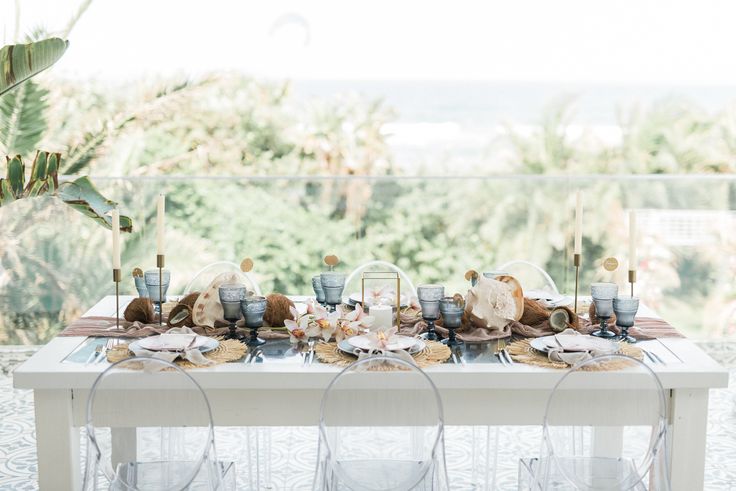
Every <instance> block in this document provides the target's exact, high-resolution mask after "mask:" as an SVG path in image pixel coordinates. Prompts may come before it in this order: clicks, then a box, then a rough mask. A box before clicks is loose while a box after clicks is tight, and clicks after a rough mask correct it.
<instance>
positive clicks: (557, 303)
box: [524, 290, 575, 308]
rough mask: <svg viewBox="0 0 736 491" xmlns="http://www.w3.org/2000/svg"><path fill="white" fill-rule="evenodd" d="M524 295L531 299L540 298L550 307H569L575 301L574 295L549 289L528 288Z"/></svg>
mask: <svg viewBox="0 0 736 491" xmlns="http://www.w3.org/2000/svg"><path fill="white" fill-rule="evenodd" d="M524 296H525V297H526V298H528V299H531V300H539V301H540V302H542V303H543V304H545V305H546V306H547V307H549V308H555V307H569V306H570V305H572V304H573V302H574V301H575V300H574V299H573V298H572V297H569V296H566V295H560V294H559V293H552V292H548V291H547V290H526V291H524Z"/></svg>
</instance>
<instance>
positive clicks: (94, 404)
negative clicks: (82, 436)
mask: <svg viewBox="0 0 736 491" xmlns="http://www.w3.org/2000/svg"><path fill="white" fill-rule="evenodd" d="M85 430H86V434H87V467H86V472H85V476H84V489H85V490H92V489H108V487H112V488H113V489H119V490H125V491H137V490H141V491H142V490H148V489H156V490H167V491H168V490H171V491H174V490H180V489H187V488H188V487H189V486H190V485H192V483H193V482H194V481H195V480H196V482H197V483H198V484H200V483H203V482H204V483H205V486H204V488H203V489H218V487H219V484H220V481H221V477H222V476H221V475H220V474H219V473H218V471H217V465H216V452H215V443H214V427H213V422H212V411H211V408H210V404H209V401H208V400H207V396H206V395H205V393H204V392H203V391H202V389H201V387H200V386H199V384H197V382H196V381H195V380H194V379H193V378H192V377H191V376H190V375H189V374H188V373H186V372H185V371H184V370H182V369H181V368H179V367H178V366H176V365H174V364H173V363H170V362H168V361H165V360H161V359H157V358H128V359H125V360H122V361H119V362H117V363H115V364H113V365H111V366H110V367H109V368H107V369H106V370H105V371H104V372H103V373H101V374H100V375H99V376H98V377H97V380H96V381H95V383H94V385H93V386H92V389H91V391H90V395H89V399H88V401H87V423H86V426H85ZM131 432H132V439H131ZM121 435H124V436H122V437H121ZM121 438H122V440H123V441H126V440H127V445H128V446H127V447H125V446H123V447H122V448H121V443H120V441H121ZM131 441H132V444H131ZM100 486H101V487H100Z"/></svg>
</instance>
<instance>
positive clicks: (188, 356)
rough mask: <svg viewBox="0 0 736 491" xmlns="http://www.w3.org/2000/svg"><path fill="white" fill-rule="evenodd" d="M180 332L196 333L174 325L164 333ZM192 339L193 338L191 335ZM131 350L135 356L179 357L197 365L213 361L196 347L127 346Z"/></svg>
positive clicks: (170, 358)
mask: <svg viewBox="0 0 736 491" xmlns="http://www.w3.org/2000/svg"><path fill="white" fill-rule="evenodd" d="M171 334H180V335H192V336H196V335H197V333H196V332H194V331H192V330H191V329H190V328H188V327H174V328H171V329H169V330H168V331H167V333H166V334H165V336H166V335H171ZM192 339H195V338H194V337H192ZM128 349H130V351H132V352H133V353H134V354H135V356H141V357H145V358H158V359H160V360H166V361H168V362H173V361H174V360H176V359H177V358H179V357H181V358H183V359H185V360H187V361H190V362H192V363H194V364H195V365H197V366H209V365H213V364H214V363H215V362H213V361H212V360H208V359H207V358H205V357H204V355H203V354H202V352H201V351H200V350H199V349H198V348H191V349H184V350H183V351H151V350H147V349H144V348H140V347H138V348H134V349H133V348H128Z"/></svg>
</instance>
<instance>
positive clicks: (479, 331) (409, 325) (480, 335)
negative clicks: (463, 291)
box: [399, 313, 684, 343]
mask: <svg viewBox="0 0 736 491" xmlns="http://www.w3.org/2000/svg"><path fill="white" fill-rule="evenodd" d="M509 322H510V326H511V333H512V334H513V335H516V336H521V337H525V338H539V337H542V336H551V335H553V334H556V333H555V331H553V330H552V328H551V327H550V325H549V322H548V321H544V322H541V323H539V324H537V325H533V326H529V325H526V324H522V323H521V322H518V321H509ZM578 322H579V326H578V329H577V331H578V332H580V333H581V334H590V333H591V332H593V331H595V330H596V329H598V325H597V324H596V325H592V324H591V323H590V321H589V320H587V319H582V318H578ZM426 329H427V323H426V322H424V321H423V320H422V318H421V315H419V314H418V315H416V316H409V315H405V314H404V313H402V315H401V329H400V331H399V333H400V334H403V335H406V336H416V335H417V334H420V333H422V332H424V331H425V330H426ZM608 329H610V330H611V331H613V332H614V333H616V334H620V329H619V328H618V327H616V326H614V325H612V324H609V325H608ZM435 330H436V331H437V332H438V333H440V334H441V335H442V336H447V332H448V331H447V329H445V328H444V327H442V326H435ZM497 332H499V331H495V332H494V333H497ZM455 333H456V334H457V338H458V339H460V340H461V341H465V342H466V343H486V342H489V341H493V340H495V339H497V338H498V336H494V333H492V332H491V331H489V330H488V329H483V328H478V327H473V326H462V327H461V328H460V329H457V330H456V331H455ZM629 334H630V335H631V336H633V337H634V338H636V339H638V340H642V341H644V340H647V339H656V338H682V337H684V336H683V335H682V334H680V333H679V332H678V331H677V329H675V328H674V327H673V326H672V325H671V324H669V323H668V322H667V321H665V320H662V319H656V318H652V317H637V318H636V323H635V325H634V327H632V328H630V329H629Z"/></svg>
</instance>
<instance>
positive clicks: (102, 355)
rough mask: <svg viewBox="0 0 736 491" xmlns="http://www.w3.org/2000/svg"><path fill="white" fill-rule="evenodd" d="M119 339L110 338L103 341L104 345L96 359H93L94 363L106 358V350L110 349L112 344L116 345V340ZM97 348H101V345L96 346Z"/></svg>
mask: <svg viewBox="0 0 736 491" xmlns="http://www.w3.org/2000/svg"><path fill="white" fill-rule="evenodd" d="M119 341H120V340H119V339H118V338H110V339H108V340H107V342H106V343H105V347H104V348H103V349H102V350H101V352H100V353H99V355H98V356H97V359H96V360H95V364H97V363H100V362H102V360H107V352H108V351H110V350H111V349H112V348H113V346H117V344H118V342H119ZM98 347H99V348H102V346H98Z"/></svg>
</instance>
